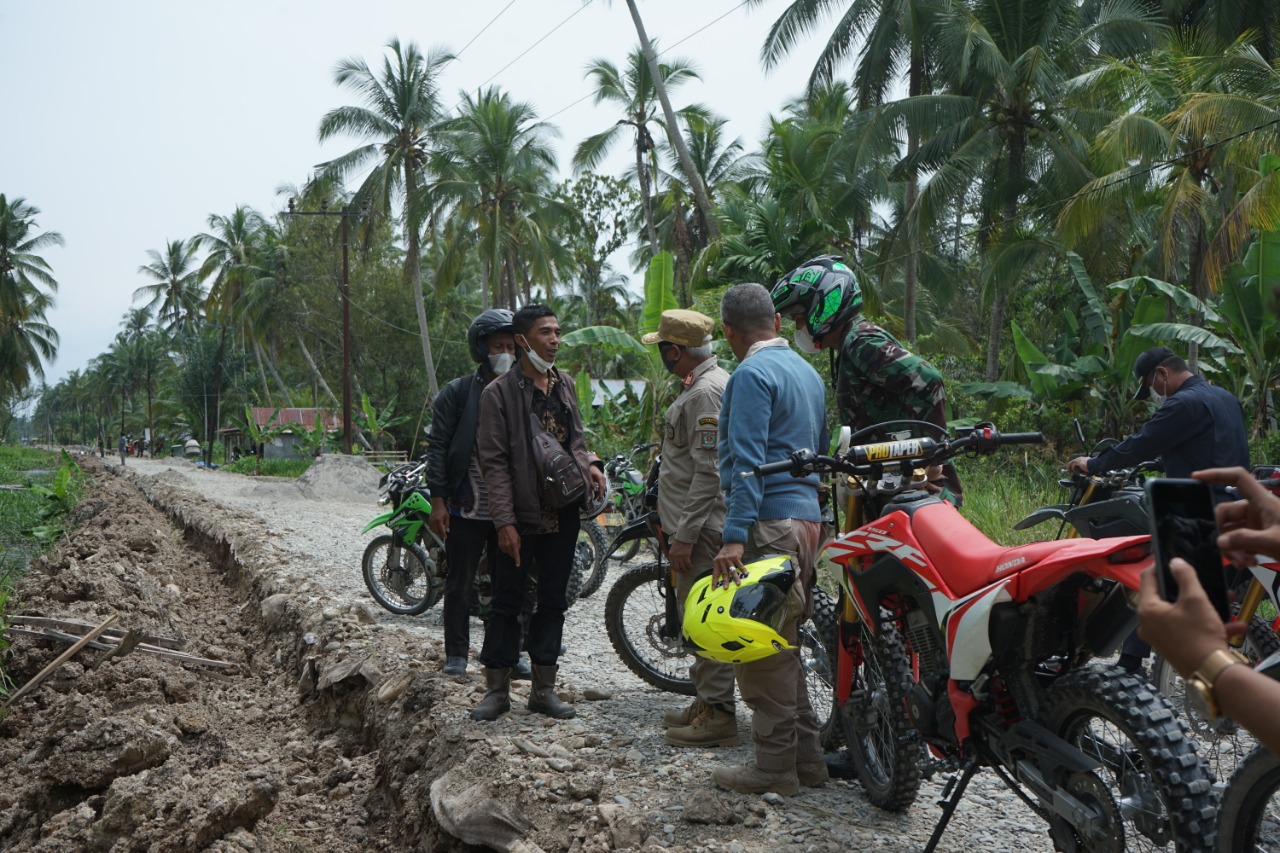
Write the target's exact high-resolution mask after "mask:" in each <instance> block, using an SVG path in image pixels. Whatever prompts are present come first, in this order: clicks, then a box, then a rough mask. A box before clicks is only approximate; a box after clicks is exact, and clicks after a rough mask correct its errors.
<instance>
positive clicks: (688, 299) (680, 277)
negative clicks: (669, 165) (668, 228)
mask: <svg viewBox="0 0 1280 853" xmlns="http://www.w3.org/2000/svg"><path fill="white" fill-rule="evenodd" d="M675 203H676V207H675V210H674V211H673V212H672V223H673V228H672V234H671V236H672V242H673V243H675V250H676V251H675V277H676V299H677V300H678V301H679V303H680V307H681V308H691V307H692V306H693V294H692V292H691V291H692V290H693V287H692V285H693V282H691V281H690V280H689V279H690V268H691V266H692V263H691V261H692V257H693V246H692V240H690V239H689V228H688V225H687V223H686V222H685V221H684V205H683V204H681V203H680V199H679V198H676V199H675Z"/></svg>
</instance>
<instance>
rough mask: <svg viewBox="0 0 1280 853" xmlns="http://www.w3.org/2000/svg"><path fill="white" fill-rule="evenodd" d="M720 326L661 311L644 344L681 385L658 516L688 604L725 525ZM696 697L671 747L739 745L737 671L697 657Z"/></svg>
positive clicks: (671, 714) (673, 714) (673, 720)
mask: <svg viewBox="0 0 1280 853" xmlns="http://www.w3.org/2000/svg"><path fill="white" fill-rule="evenodd" d="M714 327H715V321H714V320H712V319H711V318H710V317H708V316H706V315H705V314H699V313H698V312H697V311H687V310H685V309H683V308H674V309H672V310H670V311H663V312H662V318H661V320H660V321H659V323H658V331H656V332H652V333H650V334H647V335H645V336H644V337H642V338H641V339H640V341H641V343H644V344H647V345H652V344H657V345H658V354H659V355H660V356H661V358H662V364H663V366H664V367H666V368H667V370H669V371H670V372H671V373H672V374H673V375H675V376H676V377H679V378H680V379H681V380H682V381H681V388H680V396H678V397H677V398H676V399H675V401H674V402H673V403H672V404H671V405H670V407H668V408H667V412H666V415H665V418H664V424H663V440H662V469H661V473H660V475H659V476H660V479H659V480H658V515H659V517H660V518H661V519H662V528H663V531H664V532H665V533H666V535H667V539H668V542H669V546H670V550H669V553H668V556H669V557H670V560H671V568H672V570H674V571H675V573H676V601H677V603H678V607H679V613H680V620H681V622H683V621H684V602H685V599H686V598H688V596H689V589H690V588H691V587H692V586H693V582H694V581H696V580H697V579H698V578H700V577H702V576H704V575H708V574H710V573H711V571H712V568H713V566H712V560H714V559H715V555H716V553H717V552H718V551H719V550H720V544H721V543H720V531H721V528H723V527H724V516H725V507H724V498H723V497H722V496H721V494H720V460H719V450H718V448H719V428H720V426H719V425H720V398H721V397H722V396H723V394H724V389H725V385H726V384H727V383H728V381H729V373H728V371H726V370H725V369H724V368H722V367H720V366H719V365H718V364H716V358H715V356H714V355H713V354H712V352H711V331H712V329H713V328H714ZM689 678H690V679H691V680H692V681H693V686H694V689H695V691H696V698H695V699H694V700H693V702H692V703H691V704H689V705H688V706H686V707H685V708H681V709H679V710H671V711H668V712H667V713H666V714H665V715H664V716H663V719H662V722H663V726H664V727H665V728H666V730H667V732H666V741H667V743H669V744H671V745H672V746H692V747H698V746H700V747H714V746H737V745H738V743H739V739H738V719H737V715H736V712H735V709H734V696H733V684H734V682H733V665H732V664H727V663H719V662H717V661H713V660H708V659H707V658H704V657H701V656H697V657H695V659H694V662H693V665H692V666H690V667H689Z"/></svg>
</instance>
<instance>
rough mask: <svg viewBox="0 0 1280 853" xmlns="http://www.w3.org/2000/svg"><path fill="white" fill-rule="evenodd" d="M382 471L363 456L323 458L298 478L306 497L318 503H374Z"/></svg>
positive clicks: (299, 486)
mask: <svg viewBox="0 0 1280 853" xmlns="http://www.w3.org/2000/svg"><path fill="white" fill-rule="evenodd" d="M381 477H382V472H381V471H379V470H378V469H377V468H375V467H373V466H372V465H370V464H369V463H368V462H367V461H365V459H364V458H363V457H360V456H343V455H341V454H336V453H334V454H327V455H325V456H321V457H319V458H318V459H316V461H315V462H314V463H312V465H311V467H310V468H308V469H307V471H306V473H305V474H303V475H302V476H301V477H299V478H298V488H299V490H301V492H302V494H303V495H304V496H305V497H308V498H310V499H311V500H316V501H351V502H359V501H374V500H376V499H377V497H378V480H379V479H380V478H381Z"/></svg>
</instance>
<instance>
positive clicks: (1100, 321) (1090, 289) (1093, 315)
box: [1067, 252, 1111, 341]
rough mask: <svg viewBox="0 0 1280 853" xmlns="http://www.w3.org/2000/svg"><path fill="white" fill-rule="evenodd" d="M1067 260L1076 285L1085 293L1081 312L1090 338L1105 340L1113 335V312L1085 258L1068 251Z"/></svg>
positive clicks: (1092, 339)
mask: <svg viewBox="0 0 1280 853" xmlns="http://www.w3.org/2000/svg"><path fill="white" fill-rule="evenodd" d="M1067 262H1068V263H1069V264H1070V265H1071V274H1072V275H1073V276H1074V277H1075V280H1076V286H1077V287H1079V288H1080V293H1082V294H1083V295H1084V307H1083V308H1082V309H1081V311H1080V313H1081V315H1082V316H1083V317H1084V325H1085V328H1086V329H1087V330H1088V332H1089V339H1090V340H1091V341H1105V340H1107V339H1108V338H1110V337H1111V314H1110V312H1109V311H1107V306H1106V305H1105V304H1103V302H1102V297H1100V296H1098V291H1097V289H1096V288H1095V287H1094V286H1093V282H1092V281H1091V280H1090V279H1089V273H1088V271H1086V270H1085V268H1084V260H1083V259H1082V258H1081V257H1080V256H1079V255H1077V254H1076V253H1075V252H1067Z"/></svg>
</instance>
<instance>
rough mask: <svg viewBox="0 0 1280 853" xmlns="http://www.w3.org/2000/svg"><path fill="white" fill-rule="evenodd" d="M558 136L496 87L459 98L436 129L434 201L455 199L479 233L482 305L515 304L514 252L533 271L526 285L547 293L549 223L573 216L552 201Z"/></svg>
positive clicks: (526, 106)
mask: <svg viewBox="0 0 1280 853" xmlns="http://www.w3.org/2000/svg"><path fill="white" fill-rule="evenodd" d="M556 134H557V131H556V129H555V127H554V126H552V125H548V124H546V123H545V122H541V121H539V120H538V117H537V113H536V112H535V111H534V109H533V106H532V105H531V104H528V103H526V102H523V101H512V100H511V97H510V95H508V94H507V93H505V92H502V91H500V90H498V89H497V88H489V89H484V90H482V91H480V92H479V93H478V94H477V95H476V96H475V97H474V98H473V97H471V96H470V95H466V96H464V98H463V103H462V108H461V110H460V112H459V114H458V116H457V117H456V118H453V119H450V120H449V121H447V122H445V123H444V124H443V125H441V147H440V149H439V151H438V152H437V156H436V158H435V161H434V165H435V169H436V171H437V172H438V174H439V175H440V177H439V179H438V180H437V181H436V183H435V184H434V185H433V187H432V189H433V194H434V197H433V199H432V201H433V203H439V202H440V201H442V200H451V201H453V202H454V205H455V213H456V214H457V215H460V216H462V217H463V218H465V219H466V220H467V221H470V222H473V223H474V225H475V227H476V229H477V230H478V231H479V233H480V239H481V246H482V251H483V253H484V254H483V266H484V269H485V285H484V294H485V295H484V300H483V305H484V307H488V306H489V305H490V304H491V300H492V304H503V305H507V306H509V307H514V306H515V301H516V299H515V297H516V291H517V289H518V288H517V285H518V282H517V281H516V280H515V276H516V274H517V273H516V267H517V264H515V263H514V260H515V254H516V252H517V251H519V252H521V253H522V254H523V258H524V260H525V262H526V263H527V264H531V265H533V266H534V268H535V269H534V271H533V272H532V273H531V275H532V279H529V280H528V282H529V283H532V280H534V279H536V280H540V281H542V282H543V283H545V284H547V285H548V288H549V287H550V284H551V282H552V281H553V280H554V278H555V276H554V274H553V267H554V265H555V260H556V259H555V253H554V251H553V250H552V246H551V240H550V237H551V234H550V230H549V229H548V227H547V226H548V225H549V224H550V222H549V221H548V220H549V218H550V219H554V218H555V217H556V216H557V215H560V216H568V215H571V214H572V211H570V210H569V209H568V207H567V206H566V205H565V204H564V203H563V202H562V201H559V200H557V199H555V198H553V186H552V183H551V175H552V173H553V172H554V170H555V152H554V151H553V150H552V148H551V146H550V144H549V141H550V139H551V137H552V136H555V135H556ZM549 292H550V291H549V290H548V293H549Z"/></svg>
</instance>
